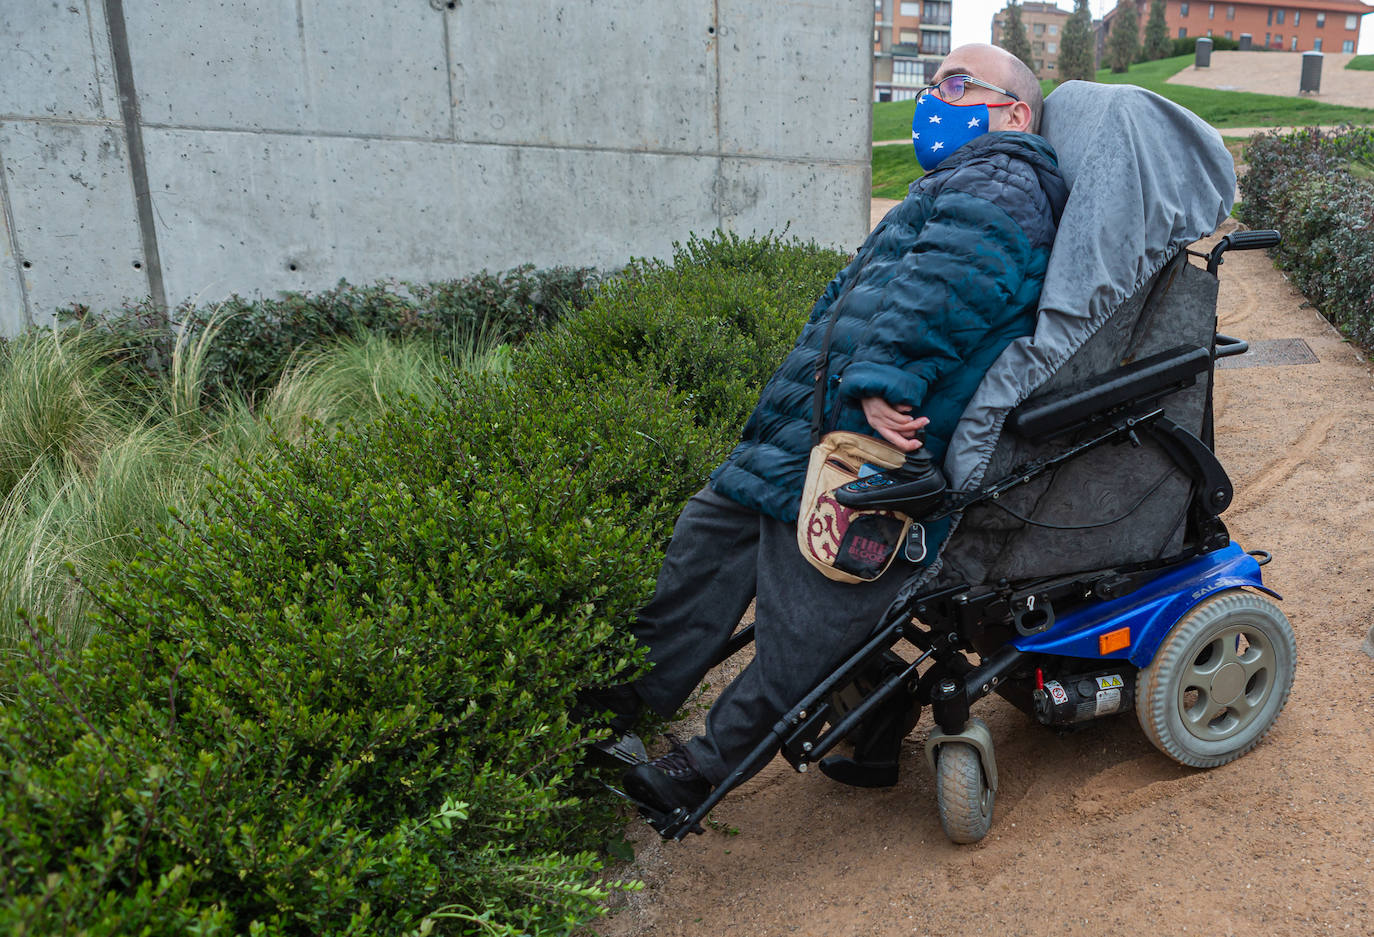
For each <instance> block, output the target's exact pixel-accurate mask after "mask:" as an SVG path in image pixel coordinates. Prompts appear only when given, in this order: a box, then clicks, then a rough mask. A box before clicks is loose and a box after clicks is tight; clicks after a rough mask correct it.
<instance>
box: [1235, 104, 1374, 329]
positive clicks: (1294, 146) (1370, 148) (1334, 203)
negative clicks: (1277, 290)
mask: <svg viewBox="0 0 1374 937" xmlns="http://www.w3.org/2000/svg"><path fill="white" fill-rule="evenodd" d="M1245 158H1246V161H1247V163H1248V164H1249V168H1248V170H1247V171H1246V173H1245V175H1244V176H1242V177H1241V180H1240V188H1241V195H1242V201H1241V205H1240V209H1239V212H1238V215H1239V217H1240V219H1241V220H1242V221H1243V222H1245V223H1246V224H1247V225H1249V226H1251V227H1254V228H1275V229H1277V230H1278V231H1279V232H1280V233H1281V234H1282V235H1283V241H1282V243H1281V244H1280V245H1279V246H1278V248H1276V249H1275V252H1274V256H1275V260H1276V262H1277V263H1278V265H1279V266H1280V267H1282V268H1283V269H1285V270H1287V271H1288V272H1289V274H1290V275H1291V276H1292V278H1293V281H1294V282H1295V283H1296V284H1297V286H1298V288H1299V289H1301V290H1302V291H1303V293H1304V294H1305V295H1306V296H1307V298H1308V299H1309V300H1310V301H1311V302H1312V303H1313V305H1315V306H1316V307H1317V308H1318V309H1320V310H1321V312H1322V314H1323V315H1324V316H1326V317H1327V318H1328V319H1330V320H1331V321H1332V323H1334V324H1335V325H1336V326H1337V328H1339V329H1340V330H1341V332H1342V333H1343V334H1345V335H1346V336H1348V337H1350V338H1351V339H1353V340H1355V341H1356V342H1359V343H1360V344H1362V345H1364V346H1365V347H1366V348H1374V128H1369V127H1358V128H1345V129H1342V130H1338V131H1334V132H1331V133H1324V132H1322V131H1320V130H1315V129H1313V130H1302V131H1298V132H1295V133H1289V134H1278V133H1275V132H1270V133H1268V134H1265V135H1263V136H1260V135H1256V136H1254V137H1252V138H1251V140H1250V142H1249V144H1248V145H1247V146H1246V155H1245Z"/></svg>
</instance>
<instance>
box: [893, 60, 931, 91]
mask: <svg viewBox="0 0 1374 937" xmlns="http://www.w3.org/2000/svg"><path fill="white" fill-rule="evenodd" d="M925 78H926V70H925V67H924V65H923V64H922V63H921V62H917V61H915V60H913V59H896V60H895V61H893V63H892V83H893V84H894V85H907V86H910V85H924V84H925V83H926V82H925Z"/></svg>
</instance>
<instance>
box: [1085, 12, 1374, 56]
mask: <svg viewBox="0 0 1374 937" xmlns="http://www.w3.org/2000/svg"><path fill="white" fill-rule="evenodd" d="M1136 8H1137V9H1139V10H1140V29H1141V36H1142V38H1143V37H1144V34H1145V20H1146V17H1147V16H1148V15H1149V12H1150V3H1149V0H1137V2H1136ZM1366 13H1374V6H1370V5H1368V4H1365V3H1361V2H1360V0H1285V2H1282V3H1212V2H1204V3H1199V2H1197V0H1166V2H1165V5H1164V21H1165V23H1166V24H1167V26H1168V29H1169V38H1171V39H1185V38H1187V37H1189V36H1221V37H1224V38H1226V39H1237V40H1238V39H1240V37H1241V34H1242V33H1248V34H1249V35H1250V37H1251V41H1252V43H1253V44H1254V46H1255V47H1256V48H1261V49H1278V50H1282V51H1285V52H1308V51H1315V52H1338V53H1340V52H1344V53H1350V52H1354V51H1355V50H1356V49H1357V48H1359V45H1360V24H1361V18H1362V17H1363V16H1364V15H1365V14H1366ZM1115 14H1116V11H1115V10H1112V11H1111V12H1109V13H1108V14H1107V16H1106V17H1104V23H1105V24H1106V25H1107V27H1108V28H1110V25H1111V22H1112V20H1113V19H1114V18H1115Z"/></svg>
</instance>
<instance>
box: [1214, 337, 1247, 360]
mask: <svg viewBox="0 0 1374 937" xmlns="http://www.w3.org/2000/svg"><path fill="white" fill-rule="evenodd" d="M1249 350H1250V343H1249V342H1247V341H1246V340H1245V339H1243V338H1232V337H1231V336H1230V335H1222V334H1221V333H1220V332H1218V333H1216V352H1215V353H1214V354H1213V355H1212V357H1213V358H1230V357H1231V356H1232V355H1243V354H1245V353H1246V352H1247V351H1249Z"/></svg>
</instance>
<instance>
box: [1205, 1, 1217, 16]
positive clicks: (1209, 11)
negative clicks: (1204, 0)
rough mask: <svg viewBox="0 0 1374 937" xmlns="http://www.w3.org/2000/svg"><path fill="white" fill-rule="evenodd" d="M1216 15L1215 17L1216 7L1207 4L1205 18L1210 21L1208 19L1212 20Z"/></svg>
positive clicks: (1213, 4)
mask: <svg viewBox="0 0 1374 937" xmlns="http://www.w3.org/2000/svg"><path fill="white" fill-rule="evenodd" d="M1216 15H1217V5H1216V4H1215V3H1209V4H1207V18H1208V19H1209V20H1210V19H1212V18H1214V17H1215V16H1216Z"/></svg>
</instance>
